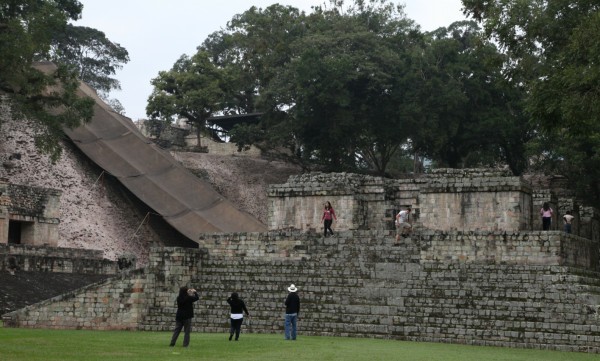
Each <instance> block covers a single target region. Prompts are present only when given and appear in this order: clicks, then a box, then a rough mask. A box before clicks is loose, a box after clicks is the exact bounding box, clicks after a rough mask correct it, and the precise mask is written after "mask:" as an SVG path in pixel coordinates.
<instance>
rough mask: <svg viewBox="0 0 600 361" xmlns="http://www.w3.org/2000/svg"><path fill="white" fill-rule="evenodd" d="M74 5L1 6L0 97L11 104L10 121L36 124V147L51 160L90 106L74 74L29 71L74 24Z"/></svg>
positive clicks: (67, 1)
mask: <svg viewBox="0 0 600 361" xmlns="http://www.w3.org/2000/svg"><path fill="white" fill-rule="evenodd" d="M81 9H82V5H81V3H80V2H79V1H76V0H54V1H50V0H0V91H1V92H2V93H4V94H6V95H7V96H8V97H9V98H10V99H11V105H12V109H13V115H14V116H26V117H29V118H30V119H31V120H32V121H35V122H37V123H36V124H37V126H38V127H39V129H38V130H39V133H38V134H39V135H38V136H37V137H36V139H35V140H36V144H37V146H38V147H39V149H40V150H41V151H42V152H46V153H49V154H50V155H51V156H52V159H53V160H56V159H57V158H58V157H59V156H60V153H61V147H60V143H59V140H60V139H61V138H62V136H63V131H62V129H63V127H65V126H66V127H76V126H78V125H79V124H80V122H81V121H82V120H83V121H85V120H89V119H90V118H91V116H92V114H93V110H92V105H93V100H91V99H89V98H80V97H78V96H77V94H76V91H77V87H78V85H79V82H78V80H77V78H76V74H75V73H74V72H72V71H69V69H67V67H65V66H59V67H58V70H57V71H55V72H53V73H51V74H45V73H43V72H42V71H40V70H38V69H35V68H33V67H32V65H33V62H34V60H35V59H39V58H47V57H48V54H49V51H50V44H51V41H52V36H53V34H54V33H55V32H57V31H61V30H62V29H64V28H65V26H66V24H67V21H68V20H69V19H73V20H75V19H77V18H78V17H79V15H80V13H81Z"/></svg>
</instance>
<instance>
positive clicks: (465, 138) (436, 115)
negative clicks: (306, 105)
mask: <svg viewBox="0 0 600 361" xmlns="http://www.w3.org/2000/svg"><path fill="white" fill-rule="evenodd" d="M429 35H430V40H429V41H428V42H427V43H426V44H425V46H424V52H423V55H422V56H420V59H421V61H420V63H419V66H418V69H417V72H418V73H419V74H420V78H421V81H420V82H419V83H418V89H419V101H418V104H419V105H420V107H421V111H420V112H419V121H418V123H417V124H415V126H414V130H415V133H414V136H413V138H412V140H413V143H414V148H415V150H417V151H419V152H421V153H423V154H425V155H426V156H427V157H428V158H430V159H433V160H436V161H438V162H439V163H440V164H442V165H445V166H449V167H452V168H458V167H464V166H477V165H482V164H483V165H495V164H497V163H499V162H503V163H506V164H508V165H509V166H510V168H511V169H512V170H513V172H514V173H516V174H520V173H522V172H523V171H524V170H525V168H526V165H527V164H526V160H525V143H526V142H527V141H528V140H529V138H530V137H531V129H530V126H529V124H528V122H527V121H526V119H525V118H524V116H523V112H522V104H521V101H520V99H521V97H522V95H523V93H522V90H521V89H519V87H517V86H515V85H514V84H511V83H510V82H508V81H507V80H506V78H505V76H504V74H503V66H504V61H505V57H504V55H503V54H501V53H500V52H499V51H498V50H497V49H496V47H495V46H494V45H493V44H492V43H489V42H486V41H484V40H483V38H482V34H481V32H480V30H479V28H478V27H477V24H476V23H475V22H466V21H465V22H456V23H454V24H451V25H450V26H449V27H448V28H440V29H438V30H436V31H434V32H432V33H430V34H429Z"/></svg>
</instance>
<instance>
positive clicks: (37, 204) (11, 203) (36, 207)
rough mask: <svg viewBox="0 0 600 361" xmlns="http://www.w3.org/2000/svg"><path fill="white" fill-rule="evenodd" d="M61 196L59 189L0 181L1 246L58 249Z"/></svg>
mask: <svg viewBox="0 0 600 361" xmlns="http://www.w3.org/2000/svg"><path fill="white" fill-rule="evenodd" d="M60 195H61V191H59V190H56V189H47V188H37V187H28V186H22V185H17V184H10V183H8V182H6V181H4V180H0V244H2V243H12V244H25V245H33V246H43V245H47V246H56V245H57V244H58V224H59V222H60V220H59V218H60V212H59V210H60V209H59V205H60Z"/></svg>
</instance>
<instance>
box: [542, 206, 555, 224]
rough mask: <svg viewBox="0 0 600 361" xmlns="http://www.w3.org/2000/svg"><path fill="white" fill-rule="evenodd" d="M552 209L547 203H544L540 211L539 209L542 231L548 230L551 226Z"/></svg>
mask: <svg viewBox="0 0 600 361" xmlns="http://www.w3.org/2000/svg"><path fill="white" fill-rule="evenodd" d="M552 213H554V212H553V211H552V208H550V205H549V204H548V202H544V205H543V206H542V209H540V215H541V216H542V228H543V230H544V231H549V230H550V225H551V224H552Z"/></svg>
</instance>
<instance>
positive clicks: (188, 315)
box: [169, 287, 200, 347]
mask: <svg viewBox="0 0 600 361" xmlns="http://www.w3.org/2000/svg"><path fill="white" fill-rule="evenodd" d="M199 299H200V296H198V292H196V290H195V289H193V288H190V289H188V288H187V287H181V288H180V289H179V296H177V314H176V315H175V330H174V331H173V337H172V338H171V344H170V345H169V346H171V347H173V346H175V342H177V337H179V333H180V332H181V329H182V328H183V330H184V333H185V334H184V337H183V347H188V345H189V344H190V332H191V330H192V318H193V317H194V302H196V301H198V300H199Z"/></svg>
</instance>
